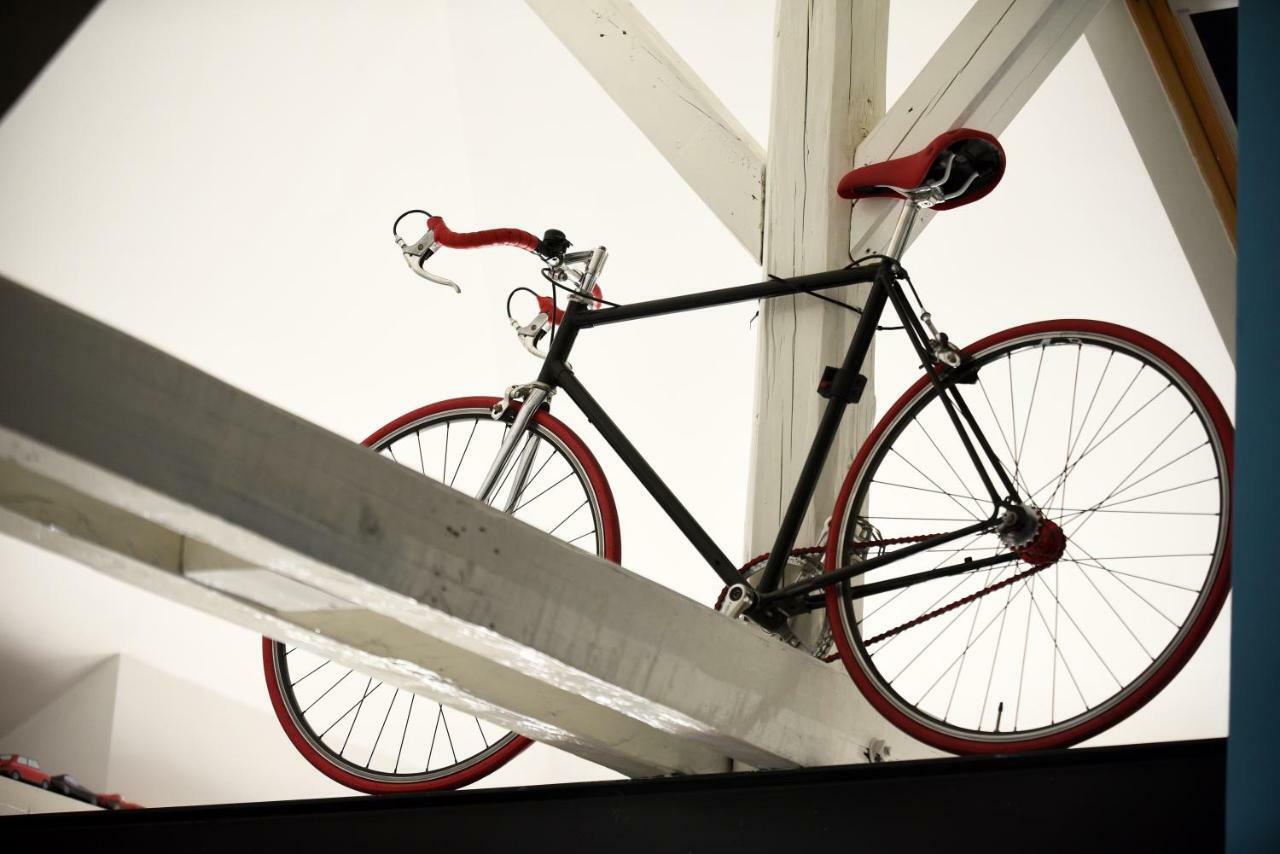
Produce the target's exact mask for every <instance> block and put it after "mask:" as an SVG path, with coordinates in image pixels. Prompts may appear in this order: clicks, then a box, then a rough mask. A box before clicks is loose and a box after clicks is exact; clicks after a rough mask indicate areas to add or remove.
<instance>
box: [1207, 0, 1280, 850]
mask: <svg viewBox="0 0 1280 854" xmlns="http://www.w3.org/2000/svg"><path fill="white" fill-rule="evenodd" d="M1239 44H1240V107H1239V109H1240V182H1239V186H1240V194H1239V199H1238V202H1239V211H1240V225H1239V249H1240V277H1239V291H1238V293H1239V296H1238V300H1239V302H1238V309H1237V311H1238V317H1239V320H1238V322H1237V347H1238V351H1237V359H1236V362H1237V374H1236V376H1237V385H1238V396H1237V403H1236V440H1237V441H1236V478H1235V487H1236V506H1235V556H1234V574H1235V578H1234V595H1233V599H1232V601H1233V605H1232V629H1231V735H1230V738H1229V739H1228V760H1227V848H1228V850H1230V851H1233V852H1234V851H1240V852H1243V851H1280V547H1278V545H1280V430H1277V425H1278V424H1280V229H1278V228H1277V226H1276V224H1277V222H1280V209H1278V207H1277V206H1278V205H1280V63H1278V62H1277V58H1276V57H1277V54H1276V52H1277V50H1280V2H1275V0H1243V2H1241V4H1240V42H1239ZM1206 334H1208V332H1206Z"/></svg>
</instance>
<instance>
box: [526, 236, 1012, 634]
mask: <svg viewBox="0 0 1280 854" xmlns="http://www.w3.org/2000/svg"><path fill="white" fill-rule="evenodd" d="M868 282H870V283H871V289H870V292H869V293H868V295H867V300H866V303H865V305H864V306H863V307H862V315H861V318H860V320H859V322H858V325H857V328H856V329H855V330H854V333H853V337H852V338H851V339H850V341H849V348H848V350H847V351H846V353H845V357H844V361H843V363H842V364H841V366H840V368H839V369H837V370H834V371H833V370H832V369H830V368H829V369H828V372H827V375H826V378H825V380H824V392H825V394H826V396H827V397H828V402H827V407H826V410H825V411H824V412H823V414H822V419H821V421H820V422H819V424H818V430H817V433H816V435H815V436H814V438H813V443H812V445H811V446H810V448H809V453H808V456H807V457H806V459H805V463H804V467H803V468H802V469H801V472H800V476H799V478H798V480H797V482H796V486H795V490H794V491H793V492H792V494H791V499H790V502H789V503H788V505H787V510H786V514H785V515H784V516H783V519H782V523H781V525H780V526H779V528H778V533H777V536H776V538H775V540H774V544H773V548H772V550H771V551H770V553H769V558H768V562H767V563H766V564H765V568H764V571H763V575H762V576H761V578H760V582H759V584H758V585H757V586H756V590H757V592H758V602H757V603H756V608H754V609H751V610H749V611H748V615H752V611H753V610H754V611H757V612H758V614H766V613H768V614H771V615H772V617H773V618H774V619H777V618H778V617H779V616H785V615H786V614H795V613H799V612H802V611H805V610H812V609H814V608H817V607H821V605H822V602H823V599H824V597H822V596H816V597H815V596H813V595H810V594H812V593H813V591H818V590H819V589H821V588H825V587H828V586H830V585H832V584H836V583H840V582H843V581H847V580H848V579H850V578H852V577H854V576H856V575H860V574H862V573H865V572H867V571H868V570H871V569H875V568H877V567H879V566H883V565H885V564H887V563H890V562H892V561H894V560H898V559H900V558H904V557H907V556H909V555H911V554H915V553H918V552H920V551H923V550H925V549H928V548H932V547H933V546H937V545H941V544H944V543H947V542H951V541H953V540H956V539H959V538H960V537H964V536H968V535H970V534H973V533H976V532H979V531H983V530H990V529H992V528H994V527H995V526H996V524H997V523H998V522H999V521H1000V515H1001V511H1002V510H1003V509H1006V508H1008V509H1012V510H1014V511H1015V512H1016V511H1017V510H1018V507H1017V498H1016V490H1015V488H1014V486H1013V484H1012V482H1011V481H1010V479H1009V477H1008V474H1007V473H1006V472H1005V471H1004V467H1003V466H1002V465H1001V464H1000V462H999V460H998V459H997V457H996V455H995V452H994V451H993V450H992V448H991V446H990V445H989V444H988V442H987V440H986V437H985V436H983V435H982V432H981V430H980V429H979V428H978V425H977V423H976V421H975V419H974V417H973V415H972V413H971V412H970V411H969V409H968V407H967V406H966V405H965V404H964V400H963V398H961V397H960V395H959V394H956V393H955V391H954V386H955V384H956V383H957V382H963V381H964V380H963V376H962V375H963V366H962V367H961V368H960V369H959V370H957V371H950V372H947V373H946V374H945V375H944V372H943V371H942V370H941V369H940V368H939V367H938V366H936V365H935V364H934V357H933V355H932V353H931V351H930V349H929V345H928V340H929V339H928V337H927V336H926V335H925V333H924V330H923V327H922V326H921V324H920V321H919V319H918V318H917V317H916V315H915V313H914V312H913V311H912V310H911V308H910V306H909V304H908V303H907V300H906V296H905V295H904V294H903V292H902V289H901V287H900V286H899V284H898V281H897V265H896V264H894V263H892V262H889V261H882V262H879V263H876V264H865V265H858V266H851V267H848V268H845V269H842V270H832V271H830V272H825V273H815V274H812V275H807V276H796V277H794V278H790V279H771V280H769V281H765V282H759V283H757V284H752V285H742V286H739V287H733V288H722V289H719V290H713V291H704V292H701V293H695V294H688V295H684V296H678V297H669V298H666V299H656V300H646V301H643V302H638V303H631V304H628V305H621V306H611V307H606V308H598V309H590V308H588V307H587V306H586V305H585V304H584V301H581V300H578V299H574V300H572V301H570V303H569V305H568V307H567V308H566V310H565V312H564V314H563V317H562V318H561V321H560V324H559V328H558V330H557V331H556V333H555V335H554V337H553V338H552V340H551V342H550V344H549V346H548V351H547V356H546V359H545V361H544V362H543V366H542V371H541V372H540V373H539V375H538V382H539V383H543V384H545V385H546V386H548V387H549V388H552V389H555V388H561V389H563V390H564V392H565V393H566V394H568V395H569V398H570V399H571V400H573V402H574V403H575V404H577V405H578V407H579V408H580V409H581V410H582V412H583V414H585V415H586V416H587V419H588V420H589V421H590V422H591V423H592V424H593V425H594V426H595V427H596V429H597V430H599V432H600V435H601V436H603V437H604V439H605V441H606V442H608V443H609V445H610V446H611V447H612V448H613V449H614V451H615V452H617V454H618V456H619V457H620V458H621V459H622V461H623V462H624V463H625V464H626V465H627V467H628V468H629V469H630V470H631V472H632V473H633V474H634V475H635V476H636V478H637V479H638V480H639V481H640V483H641V484H642V485H643V486H644V487H645V489H646V490H648V492H649V494H650V495H651V496H653V499H654V500H655V501H656V502H657V503H658V506H660V507H661V508H662V509H663V511H664V512H665V513H666V514H667V515H668V516H669V517H670V518H671V520H672V521H673V522H674V523H675V524H676V527H677V528H679V529H680V531H681V533H683V534H684V536H685V537H686V538H687V539H688V540H689V542H690V543H692V545H693V547H694V548H695V549H697V550H698V553H699V554H700V555H702V557H703V559H705V560H706V561H707V563H708V564H710V566H711V568H712V569H713V570H715V572H716V574H717V575H718V576H720V578H721V580H722V581H724V583H725V584H726V585H735V584H738V583H740V582H741V581H742V577H741V576H740V574H739V572H738V569H737V566H736V565H735V564H734V563H733V562H732V561H730V560H729V558H728V557H727V556H726V555H725V553H724V552H723V551H722V550H721V549H720V547H719V546H717V545H716V544H715V542H714V541H713V540H712V539H711V537H710V535H708V534H707V532H706V530H705V529H703V527H702V526H701V525H700V524H699V523H698V521H697V520H696V519H695V518H694V517H693V515H692V514H691V513H690V512H689V511H688V510H687V509H686V508H685V506H684V505H683V504H681V503H680V500H679V499H678V498H677V497H676V496H675V494H674V493H673V492H672V491H671V489H670V488H669V487H668V486H667V485H666V483H664V482H663V480H662V478H661V477H659V476H658V473H657V472H655V471H654V470H653V467H652V466H650V465H649V463H648V461H647V460H645V458H644V455H643V454H641V453H640V451H638V450H637V449H636V447H635V446H634V445H633V444H631V441H630V440H629V439H628V438H627V437H626V435H625V434H624V433H623V432H622V430H621V429H619V427H618V425H617V424H615V423H614V422H613V419H611V418H610V417H609V415H608V413H606V412H605V411H604V409H603V407H601V406H600V404H599V403H598V402H597V401H596V399H595V398H594V397H592V396H591V393H590V392H588V391H587V389H586V387H585V386H584V385H583V384H582V383H581V381H579V380H578V378H577V376H576V375H575V374H574V372H573V369H572V368H570V367H569V365H568V362H567V360H568V357H569V354H570V352H571V351H572V349H573V345H574V342H575V341H576V340H577V337H578V333H579V332H580V331H581V330H583V329H590V328H592V327H595V326H605V325H607V324H610V323H622V322H625V321H629V320H639V319H642V318H647V317H659V316H661V315H665V314H675V313H677V312H684V311H692V310H695V309H701V308H712V307H715V306H721V305H729V304H732V303H737V302H745V301H747V300H756V299H768V298H770V297H779V296H787V295H791V294H805V293H813V292H816V291H822V290H827V289H830V288H838V287H843V286H846V285H856V284H866V283H868ZM889 301H892V303H893V305H894V309H895V310H896V312H897V314H898V316H899V317H900V318H901V319H902V324H903V327H904V328H905V330H906V332H907V335H908V337H909V338H910V339H911V341H912V344H913V346H914V347H915V350H916V352H917V355H918V356H919V357H920V359H921V362H922V364H923V365H924V367H925V370H926V371H927V373H928V375H929V378H930V381H931V382H932V383H933V384H934V386H935V388H936V389H937V391H938V393H939V395H940V397H941V399H942V402H943V405H944V406H945V408H946V410H947V412H948V414H949V415H950V417H951V420H952V423H953V424H954V425H955V428H956V430H957V432H958V433H959V434H960V437H961V440H962V441H963V444H964V447H965V450H966V451H968V453H969V456H970V458H971V460H972V461H973V464H974V466H975V467H976V468H977V469H978V472H979V473H980V474H981V476H982V480H983V483H984V485H985V486H986V487H987V490H988V492H989V494H990V496H991V500H992V508H993V509H992V515H991V517H990V518H989V519H987V520H984V521H980V522H977V523H975V524H973V525H969V526H967V527H965V528H961V529H958V530H956V531H951V532H948V533H946V534H941V535H938V536H936V537H932V538H930V539H927V540H923V541H920V542H915V543H912V544H910V545H907V546H905V547H903V548H899V549H895V550H893V551H890V552H885V553H883V554H881V555H878V556H876V557H873V558H868V559H866V560H862V561H859V562H857V563H855V564H853V565H851V566H847V567H840V568H837V569H836V570H834V571H832V572H829V573H826V574H824V575H821V576H818V577H816V578H810V579H807V580H805V581H801V582H797V583H795V584H791V585H788V586H785V587H781V588H779V585H778V582H779V580H780V579H781V577H782V570H783V568H784V566H785V565H786V562H787V560H788V558H789V556H790V553H791V551H792V549H793V548H795V542H796V536H797V534H798V532H799V529H800V525H801V523H802V522H803V520H804V516H805V512H806V509H807V508H808V505H809V502H810V501H811V499H812V498H813V493H814V490H815V489H816V488H817V483H818V478H819V475H820V474H821V471H822V467H823V465H824V464H825V462H826V459H827V457H828V455H829V454H830V452H831V446H832V444H833V443H834V441H835V437H836V433H837V431H838V430H839V427H840V421H841V419H842V418H843V417H844V412H845V409H846V408H847V407H848V405H849V404H850V403H854V402H856V401H857V399H858V396H859V394H860V392H861V389H862V386H863V385H864V384H865V379H864V378H863V377H862V376H861V375H860V373H859V372H860V371H861V369H862V365H863V363H864V362H865V360H866V356H867V352H868V351H869V350H870V347H871V341H872V338H873V337H874V336H875V332H876V326H877V324H878V323H879V321H880V317H881V315H882V314H883V312H884V308H885V305H886V303H887V302H889ZM966 426H967V427H968V428H969V431H972V433H973V435H974V436H975V437H976V438H977V440H978V445H979V447H980V448H981V450H982V456H985V458H986V460H987V462H988V463H989V464H990V465H991V467H992V468H993V470H994V471H995V472H996V474H997V477H998V479H999V481H1000V485H1001V486H1002V487H1003V488H1004V489H1005V495H1004V496H1002V495H1000V494H999V492H998V490H997V488H996V486H995V484H994V483H993V482H992V481H991V479H990V477H989V476H988V475H987V472H986V468H985V466H984V465H983V460H982V456H980V455H979V453H978V449H977V448H975V447H974V446H973V443H972V442H971V441H970V439H969V435H968V432H967V431H966V430H965V427H966ZM1014 559H1016V556H1015V555H1013V554H1009V555H1008V556H1005V555H998V556H996V557H994V558H986V559H984V560H982V561H965V562H962V563H960V564H956V565H953V566H946V567H940V568H936V569H933V570H929V571H928V572H921V573H914V574H911V575H906V576H902V577H900V578H895V579H890V580H887V581H882V582H877V583H875V584H863V585H859V586H851V587H850V588H849V593H848V595H849V596H850V597H851V598H857V597H859V596H867V595H871V594H873V593H881V592H885V591H887V590H893V589H897V588H900V587H906V586H909V585H911V584H915V583H918V582H920V581H926V580H929V579H930V578H937V577H942V576H945V575H954V574H958V573H961V572H969V571H972V570H974V569H978V568H980V567H985V566H989V565H992V564H994V563H1000V562H1005V561H1010V560H1014Z"/></svg>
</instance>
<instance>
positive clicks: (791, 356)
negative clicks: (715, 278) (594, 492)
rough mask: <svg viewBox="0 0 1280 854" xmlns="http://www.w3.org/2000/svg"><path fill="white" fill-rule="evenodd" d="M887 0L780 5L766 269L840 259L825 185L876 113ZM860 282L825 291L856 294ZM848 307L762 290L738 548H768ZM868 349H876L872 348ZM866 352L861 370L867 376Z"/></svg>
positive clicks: (840, 350)
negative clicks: (744, 520) (742, 544)
mask: <svg viewBox="0 0 1280 854" xmlns="http://www.w3.org/2000/svg"><path fill="white" fill-rule="evenodd" d="M888 19H889V4H888V2H887V0H856V2H848V0H803V2H801V1H800V0H797V2H784V3H779V4H778V12H777V18H776V23H775V27H774V51H773V54H774V56H773V61H774V73H773V102H772V120H771V124H770V129H769V167H768V170H767V178H768V180H767V187H766V191H765V201H766V218H767V224H766V228H765V258H764V263H765V272H767V273H769V274H771V275H776V276H784V277H786V276H798V275H803V274H806V273H817V272H821V271H823V270H833V269H838V268H840V267H843V266H845V265H846V264H848V263H849V258H848V245H847V238H848V232H849V203H848V202H846V201H845V200H843V199H841V198H839V197H838V196H836V193H835V186H836V184H837V182H838V181H839V180H840V176H842V175H843V174H844V173H845V172H847V171H848V170H849V169H850V168H851V166H852V162H853V152H854V149H855V147H856V146H857V145H858V143H859V142H860V141H861V140H862V138H863V137H864V136H866V134H867V131H868V130H869V129H870V128H871V127H873V126H874V125H875V124H876V122H877V121H878V120H879V119H880V117H881V115H883V113H884V98H885V95H884V86H885V51H886V42H887V38H888ZM865 292H866V287H865V286H862V287H857V288H853V287H851V288H846V289H843V291H841V292H838V293H832V294H831V295H832V296H835V297H838V298H840V299H842V300H844V301H846V302H848V303H850V304H853V305H858V304H860V303H861V302H862V301H863V298H864V295H865ZM857 322H858V316H857V315H856V314H854V313H853V312H851V311H848V310H847V309H845V308H842V307H839V306H835V305H832V304H831V303H828V302H823V301H821V300H818V299H814V298H813V297H811V296H803V295H797V296H792V297H779V298H777V299H771V300H764V301H762V302H761V304H760V318H759V320H758V322H757V326H756V328H757V336H756V385H755V401H754V403H755V406H754V413H753V418H752V436H751V438H752V442H751V480H750V488H749V493H748V498H747V514H748V527H747V553H748V554H750V555H756V554H760V553H762V552H766V551H769V550H770V549H771V548H772V546H773V538H774V536H775V534H776V533H777V530H778V527H779V525H780V523H781V521H782V517H783V514H784V513H785V512H786V507H787V502H788V500H789V498H790V496H791V492H792V490H793V489H794V488H795V484H796V481H797V480H798V479H799V475H800V470H801V469H802V468H803V466H804V462H805V458H806V456H807V454H808V450H809V446H810V444H811V443H812V441H813V437H814V435H815V433H816V432H817V429H818V423H819V421H821V418H822V413H823V411H824V410H825V408H826V403H827V401H826V400H825V399H824V398H822V397H819V396H818V394H817V388H818V381H819V379H820V378H821V376H822V369H823V367H824V366H826V365H839V364H840V363H841V362H842V360H843V359H844V354H845V351H846V350H847V349H848V346H849V341H850V339H851V338H852V337H853V330H854V328H855V327H856V326H857ZM873 352H874V351H873ZM873 368H874V365H873V362H872V360H871V359H870V358H869V359H868V361H867V364H866V365H865V366H864V367H863V371H862V373H863V374H864V375H866V376H867V377H868V378H869V380H870V379H871V378H873V377H874V375H875V372H874V370H873ZM875 409H876V407H875V396H874V383H873V382H871V381H868V383H867V386H866V388H865V389H864V391H863V397H862V400H861V401H860V402H859V403H858V404H857V405H855V406H850V407H849V410H848V412H847V413H846V415H845V419H844V422H843V424H842V426H841V429H840V432H839V433H838V435H837V438H836V442H835V445H834V447H833V448H832V450H831V454H830V456H829V457H828V459H827V465H826V467H825V468H824V469H823V473H822V477H821V479H820V481H819V483H818V487H817V490H816V492H815V495H814V499H813V502H812V503H811V506H810V512H809V514H808V516H807V517H806V519H805V522H804V525H803V528H802V530H801V532H800V537H801V539H800V542H799V543H798V545H801V546H809V545H813V544H814V543H816V542H818V540H819V537H820V536H821V528H822V523H823V520H824V519H825V518H826V516H827V514H828V513H830V512H831V507H832V505H834V503H835V499H836V495H837V493H838V492H839V489H840V483H841V481H842V480H843V477H844V474H845V471H846V470H847V469H848V466H849V463H850V462H851V461H852V459H853V454H854V452H855V451H856V450H857V448H858V446H859V445H860V444H861V443H862V440H863V439H864V438H865V437H866V435H867V433H868V432H869V431H870V429H871V424H872V422H873V419H874V416H875Z"/></svg>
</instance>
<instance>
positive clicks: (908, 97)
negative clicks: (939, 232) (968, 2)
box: [849, 0, 1107, 256]
mask: <svg viewBox="0 0 1280 854" xmlns="http://www.w3.org/2000/svg"><path fill="white" fill-rule="evenodd" d="M1106 2H1107V0H978V2H977V3H976V4H974V6H973V8H972V9H971V10H970V11H969V13H968V14H967V15H965V16H964V19H963V20H961V22H960V24H959V25H958V26H957V27H956V28H955V30H954V31H953V32H952V33H951V35H950V36H948V37H947V40H946V41H945V42H943V44H942V47H940V48H938V51H937V53H935V54H934V55H933V58H932V59H930V60H929V62H928V64H927V65H925V67H924V69H923V70H922V71H921V72H920V74H919V75H917V76H916V78H915V80H914V81H912V83H911V85H910V86H908V87H907V91H906V92H904V93H903V94H902V97H901V98H899V99H898V100H897V102H896V103H894V105H893V106H892V107H891V108H890V109H889V111H888V112H887V113H886V114H885V117H884V119H883V120H882V121H881V122H880V123H879V124H878V125H876V127H875V129H874V130H872V131H871V133H869V134H868V135H867V138H866V140H864V141H863V143H862V144H861V145H859V146H858V151H857V154H856V155H855V157H854V163H855V164H856V165H858V166H865V165H866V164H868V163H877V162H879V161H882V160H890V159H892V158H894V157H900V156H903V155H907V154H911V153H913V152H915V151H918V150H919V149H921V148H924V147H925V146H926V145H928V144H929V143H930V142H932V141H933V139H934V137H936V136H937V135H938V134H940V133H943V132H944V131H948V130H951V129H952V128H957V127H972V128H976V129H978V130H985V131H987V132H989V133H993V134H996V135H997V136H998V135H999V134H1000V133H1001V132H1002V131H1004V129H1005V128H1006V127H1008V126H1009V122H1011V121H1012V120H1013V117H1014V116H1016V115H1017V114H1018V111H1019V110H1021V109H1022V107H1023V105H1025V104H1026V103H1027V101H1028V100H1029V99H1030V98H1031V96H1032V95H1034V94H1035V92H1036V90H1037V89H1038V88H1040V84H1041V83H1043V82H1044V80H1045V78H1047V77H1048V76H1049V73H1050V72H1052V71H1053V69H1054V68H1055V67H1057V65H1058V63H1059V62H1060V61H1061V60H1062V57H1063V56H1065V55H1066V53H1067V51H1068V50H1070V49H1071V47H1072V45H1074V44H1075V43H1076V41H1077V40H1078V39H1079V38H1080V36H1081V35H1082V34H1083V33H1084V31H1085V28H1086V27H1087V26H1088V25H1089V22H1090V21H1091V20H1093V18H1094V16H1095V15H1096V14H1097V13H1098V11H1099V10H1100V9H1101V8H1102V7H1103V6H1105V5H1106ZM896 210H897V205H896V203H895V202H892V201H887V200H883V199H861V200H859V201H857V202H856V203H855V204H854V206H853V218H852V221H851V225H850V229H849V246H850V249H851V251H852V252H853V254H854V255H855V256H861V255H866V254H868V253H872V252H882V251H884V248H885V246H887V245H888V242H889V235H890V234H891V233H892V231H893V214H894V212H895V211H896ZM932 216H933V214H932V213H929V212H925V213H923V215H922V216H921V217H920V218H919V219H918V220H917V224H916V227H915V230H914V232H913V235H914V236H917V237H918V236H919V234H920V233H921V231H922V230H923V229H924V226H926V225H928V223H929V220H930V219H931V218H932Z"/></svg>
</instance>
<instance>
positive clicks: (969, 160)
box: [836, 128, 1004, 211]
mask: <svg viewBox="0 0 1280 854" xmlns="http://www.w3.org/2000/svg"><path fill="white" fill-rule="evenodd" d="M948 155H954V158H951V157H949V156H948ZM948 161H950V164H951V171H950V173H949V174H948V173H947V164H948ZM944 175H945V176H946V181H945V183H943V184H942V186H941V187H940V188H939V190H940V191H941V193H942V195H944V196H945V195H950V194H952V193H954V192H956V191H961V190H962V192H960V194H959V195H958V196H956V197H955V198H952V199H948V200H947V201H944V202H940V203H938V204H935V205H933V210H935V211H945V210H948V209H949V208H958V207H960V206H961V205H967V204H969V203H970V202H976V201H977V200H978V199H980V198H982V197H983V196H985V195H986V194H987V193H990V192H991V191H992V190H994V189H995V188H996V184H999V183H1000V179H1001V178H1002V177H1004V149H1003V148H1001V147H1000V142H999V141H998V140H997V139H996V138H995V137H994V136H992V135H991V134H989V133H984V132H983V131H980V130H969V129H968V128H957V129H955V130H949V131H947V132H946V133H944V134H942V135H941V136H939V137H938V138H937V139H935V140H934V141H933V142H931V143H929V145H928V146H927V147H925V148H924V149H923V150H921V151H917V152H916V153H915V154H910V155H908V156H906V157H898V158H895V159H893V160H886V161H884V162H883V163H869V164H867V165H866V166H859V167H858V168H857V169H854V170H853V171H852V172H850V173H848V174H847V175H845V176H844V177H843V178H841V179H840V184H839V186H838V187H837V188H836V192H837V193H839V194H840V196H841V198H845V199H866V198H872V197H877V196H897V197H899V198H905V196H904V195H903V193H902V191H903V190H914V189H916V188H917V187H920V186H922V185H924V184H927V183H931V182H935V181H939V180H941V179H942V178H943V176H944Z"/></svg>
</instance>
